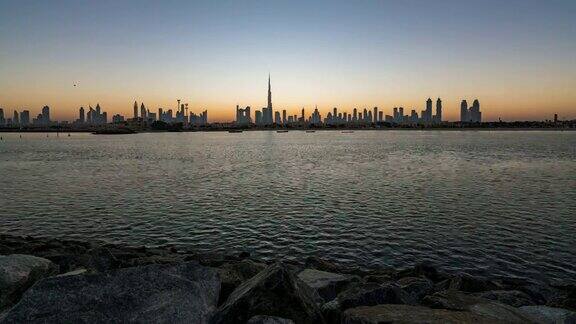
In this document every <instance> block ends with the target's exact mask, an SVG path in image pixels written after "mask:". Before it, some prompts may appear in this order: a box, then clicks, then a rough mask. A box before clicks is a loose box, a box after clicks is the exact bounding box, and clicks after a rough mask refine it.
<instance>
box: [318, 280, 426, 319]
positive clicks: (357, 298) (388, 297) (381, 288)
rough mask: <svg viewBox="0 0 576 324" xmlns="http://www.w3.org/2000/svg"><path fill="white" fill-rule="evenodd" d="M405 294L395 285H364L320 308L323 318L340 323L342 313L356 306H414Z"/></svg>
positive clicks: (339, 295) (354, 287)
mask: <svg viewBox="0 0 576 324" xmlns="http://www.w3.org/2000/svg"><path fill="white" fill-rule="evenodd" d="M415 303H416V301H415V300H413V299H412V298H411V297H410V296H409V295H408V294H407V293H406V292H404V291H403V290H402V289H401V288H400V286H398V285H397V284H395V283H392V284H376V283H364V284H359V285H357V286H351V287H350V288H348V289H346V290H344V291H343V292H341V293H340V294H338V296H337V297H336V299H334V300H333V301H331V302H328V303H326V304H324V305H323V306H322V312H323V314H324V317H325V318H326V320H327V321H329V322H330V323H337V322H340V319H341V315H342V312H344V311H345V310H347V309H349V308H353V307H358V306H373V305H379V304H415Z"/></svg>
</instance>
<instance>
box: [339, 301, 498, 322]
mask: <svg viewBox="0 0 576 324" xmlns="http://www.w3.org/2000/svg"><path fill="white" fill-rule="evenodd" d="M341 323H342V324H383V323H387V324H388V323H390V324H392V323H402V324H411V323H414V324H416V323H417V324H420V323H427V324H444V323H446V324H461V323H462V324H468V323H470V324H472V323H486V324H492V323H494V324H497V323H507V322H506V321H500V320H498V319H495V318H492V317H486V316H482V315H478V314H474V313H471V312H463V311H449V310H445V309H431V308H427V307H422V306H410V305H377V306H369V307H366V306H363V307H357V308H352V309H349V310H347V311H345V312H344V314H343V316H342V321H341Z"/></svg>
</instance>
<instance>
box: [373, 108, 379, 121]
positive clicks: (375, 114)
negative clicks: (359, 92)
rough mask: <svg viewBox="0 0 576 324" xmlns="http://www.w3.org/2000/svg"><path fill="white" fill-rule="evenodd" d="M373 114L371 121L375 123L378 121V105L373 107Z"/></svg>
mask: <svg viewBox="0 0 576 324" xmlns="http://www.w3.org/2000/svg"><path fill="white" fill-rule="evenodd" d="M373 116H374V120H373V122H374V123H377V122H378V107H374V114H373Z"/></svg>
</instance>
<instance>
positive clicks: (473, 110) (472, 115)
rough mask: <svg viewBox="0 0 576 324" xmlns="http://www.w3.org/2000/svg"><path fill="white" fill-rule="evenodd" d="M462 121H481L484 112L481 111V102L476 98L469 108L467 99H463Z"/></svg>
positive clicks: (461, 107)
mask: <svg viewBox="0 0 576 324" xmlns="http://www.w3.org/2000/svg"><path fill="white" fill-rule="evenodd" d="M460 122H463V123H481V122H482V112H480V102H479V101H478V99H475V100H474V102H473V103H472V106H471V107H470V108H468V103H466V100H462V103H461V104H460Z"/></svg>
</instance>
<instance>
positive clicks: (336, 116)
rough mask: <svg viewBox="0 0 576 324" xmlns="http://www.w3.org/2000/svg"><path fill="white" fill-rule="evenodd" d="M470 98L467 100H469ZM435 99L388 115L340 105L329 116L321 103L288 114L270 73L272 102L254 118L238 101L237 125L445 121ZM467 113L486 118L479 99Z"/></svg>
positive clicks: (465, 119) (470, 118)
mask: <svg viewBox="0 0 576 324" xmlns="http://www.w3.org/2000/svg"><path fill="white" fill-rule="evenodd" d="M465 102H466V101H463V104H465ZM433 108H434V107H433V102H432V99H431V98H428V100H426V108H425V109H424V110H422V111H421V112H420V114H418V112H417V111H416V109H412V111H411V112H410V114H409V115H408V114H404V108H403V107H395V108H394V109H393V114H392V115H384V112H383V111H380V110H379V109H378V107H374V108H373V109H366V108H364V109H363V110H362V111H361V110H359V109H357V108H354V109H353V110H352V113H349V112H339V111H338V108H336V107H335V108H333V110H332V111H330V112H328V114H327V115H326V117H322V115H321V114H320V112H319V111H318V107H316V108H315V109H314V111H313V112H312V114H311V115H310V116H308V117H306V114H305V110H304V108H302V111H301V114H300V115H288V114H287V112H286V110H285V109H284V110H282V113H280V111H276V112H274V111H273V109H272V90H271V85H270V76H268V105H267V106H266V107H264V108H262V109H261V110H256V111H255V112H254V119H252V115H251V111H252V110H251V108H250V106H248V107H246V108H240V106H239V105H236V125H237V126H248V125H252V124H254V125H256V126H272V125H302V126H306V125H315V126H320V125H355V124H378V123H390V124H410V125H417V124H425V125H434V124H442V123H443V119H442V100H441V99H440V98H438V99H437V100H436V110H435V111H434V109H433ZM466 109H467V113H466V115H465V116H464V117H463V118H461V122H466V123H468V122H473V123H480V122H481V121H482V114H481V113H480V103H479V102H478V100H475V101H474V105H473V106H472V107H471V108H470V109H469V110H468V108H467V106H466Z"/></svg>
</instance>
